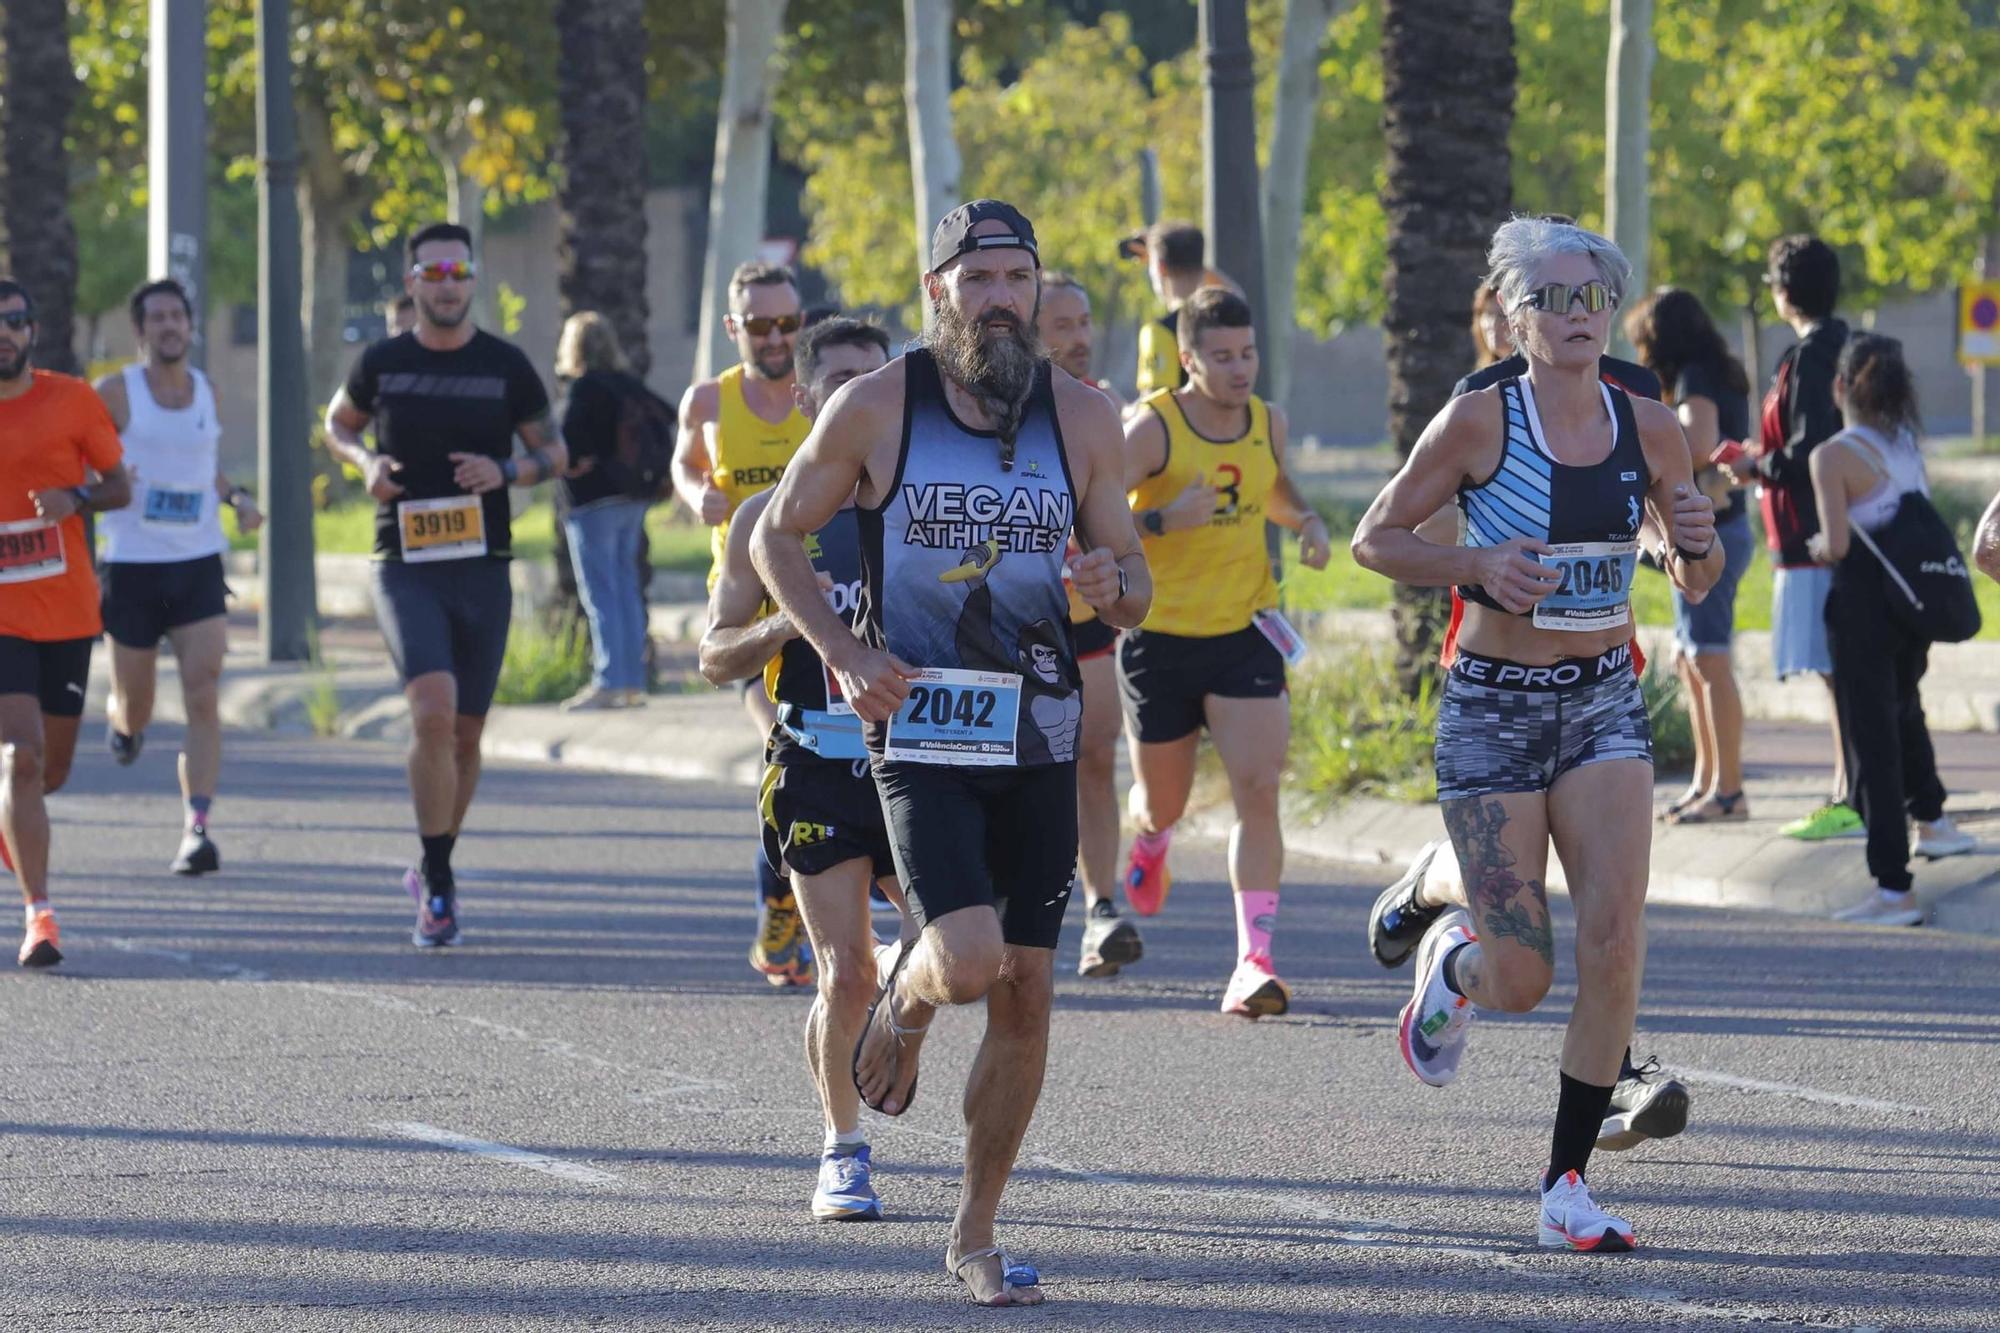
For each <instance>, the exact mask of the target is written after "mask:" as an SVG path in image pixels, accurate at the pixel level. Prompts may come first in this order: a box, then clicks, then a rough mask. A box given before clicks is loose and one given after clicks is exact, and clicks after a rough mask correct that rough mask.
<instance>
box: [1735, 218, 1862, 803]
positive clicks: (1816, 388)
mask: <svg viewBox="0 0 2000 1333" xmlns="http://www.w3.org/2000/svg"><path fill="white" fill-rule="evenodd" d="M1764 281H1765V283H1766V285H1768V286H1769V287H1770V289H1771V299H1772V301H1773V302H1774V303H1775V304H1776V305H1777V307H1778V316H1779V318H1781V319H1783V320H1784V321H1785V322H1786V323H1787V324H1790V325H1791V326H1792V328H1793V330H1794V331H1795V332H1797V334H1798V335H1799V341H1798V342H1796V343H1794V344H1793V345H1792V346H1791V347H1790V348H1788V349H1786V351H1785V354H1784V355H1783V356H1782V357H1780V358H1779V359H1778V369H1777V373H1776V374H1775V375H1773V376H1772V377H1771V387H1770V389H1769V390H1768V391H1766V393H1765V395H1764V409H1763V416H1762V420H1761V422H1760V430H1759V437H1760V439H1759V448H1758V450H1757V452H1756V456H1755V457H1754V458H1749V457H1746V458H1744V459H1742V460H1740V461H1739V462H1736V463H1733V464H1730V465H1728V467H1727V469H1726V470H1727V471H1728V473H1729V476H1730V480H1732V481H1734V482H1736V483H1737V484H1739V485H1749V484H1750V483H1752V482H1755V483H1756V484H1757V487H1758V496H1759V498H1760V499H1761V501H1762V503H1763V510H1764V541H1765V543H1766V544H1767V545H1768V546H1769V547H1770V548H1771V560H1772V563H1773V564H1774V565H1775V566H1776V568H1777V572H1776V574H1775V576H1774V577H1773V579H1772V583H1771V656H1772V659H1773V664H1774V665H1775V666H1776V668H1777V672H1778V679H1780V680H1783V679H1785V678H1786V677H1787V676H1793V675H1799V674H1803V673H1805V672H1808V671H1810V672H1814V673H1816V674H1817V675H1819V676H1820V677H1821V678H1822V679H1823V680H1825V681H1826V683H1827V688H1828V689H1829V690H1831V689H1832V688H1833V657H1832V654H1831V651H1830V650H1829V648H1828V646H1827V641H1826V595H1827V593H1828V591H1829V590H1830V589H1831V588H1832V586H1833V571H1832V570H1830V569H1827V568H1825V567H1823V566H1820V565H1817V564H1815V563H1814V562H1813V558H1812V556H1811V554H1810V553H1809V552H1808V551H1807V549H1806V544H1807V542H1808V541H1810V540H1811V538H1812V535H1813V534H1814V533H1816V532H1818V531H1819V517H1818V515H1817V512H1816V510H1815V508H1814V503H1813V482H1812V471H1811V459H1812V453H1813V450H1815V449H1817V448H1818V447H1819V446H1820V443H1821V442H1822V441H1824V440H1826V439H1828V438H1830V437H1832V436H1833V435H1835V434H1836V433H1838V432H1839V430H1840V429H1841V426H1842V418H1841V414H1840V407H1839V405H1838V404H1837V403H1835V401H1834V397H1833V379H1834V371H1835V367H1836V364H1837V363H1838V361H1839V359H1840V349H1841V345H1842V344H1843V343H1845V342H1846V341H1847V325H1846V324H1845V323H1843V322H1842V321H1840V320H1839V319H1836V318H1835V317H1834V314H1833V310H1834V306H1835V305H1836V304H1838V302H1839V300H1840V257H1839V256H1838V255H1836V254H1834V252H1833V247H1831V246H1829V245H1828V244H1827V243H1826V242H1825V241H1822V240H1820V239H1819V238H1818V237H1817V236H1785V237H1781V238H1779V239H1778V240H1777V241H1774V242H1773V243H1772V245H1771V253H1770V269H1769V271H1768V272H1767V273H1766V274H1765V277H1764ZM1833 754H1834V769H1833V790H1832V793H1831V795H1830V796H1829V797H1828V799H1827V803H1826V804H1825V805H1823V806H1821V807H1820V808H1819V809H1817V810H1815V811H1813V812H1812V813H1811V814H1809V815H1807V816H1805V817H1804V818H1803V819H1799V820H1795V821H1793V822H1792V823H1790V824H1787V825H1786V826H1785V827H1784V828H1783V829H1782V830H1781V832H1783V833H1784V834H1785V835H1786V836H1787V837H1793V838H1799V839H1802V840H1804V841H1808V842H1814V841H1818V840H1819V839H1821V838H1832V837H1838V836H1839V835H1841V834H1843V833H1852V832H1854V831H1855V830H1857V829H1859V828H1860V827H1861V816H1860V815H1858V814H1856V813H1855V811H1854V807H1853V806H1852V805H1850V804H1849V803H1848V774H1847V767H1846V762H1845V757H1844V754H1845V752H1844V749H1843V747H1842V745H1841V740H1840V717H1839V710H1838V709H1837V708H1836V709H1835V710H1834V721H1833Z"/></svg>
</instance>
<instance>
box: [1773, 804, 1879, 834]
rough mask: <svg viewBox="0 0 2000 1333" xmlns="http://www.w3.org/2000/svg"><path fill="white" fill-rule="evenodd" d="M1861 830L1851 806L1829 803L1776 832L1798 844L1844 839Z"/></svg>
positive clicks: (1859, 819) (1859, 820) (1857, 815)
mask: <svg viewBox="0 0 2000 1333" xmlns="http://www.w3.org/2000/svg"><path fill="white" fill-rule="evenodd" d="M1861 830H1862V824H1861V816H1860V814H1859V813H1857V812H1856V811H1855V809H1854V807H1853V806H1851V805H1846V804H1843V803H1841V802H1838V801H1830V802H1828V803H1827V804H1825V805H1823V806H1821V807H1820V808H1819V809H1817V810H1815V811H1813V812H1812V813H1811V814H1809V815H1807V816H1806V817H1805V818H1804V819H1794V820H1793V821H1792V822H1791V823H1789V824H1787V825H1785V826H1784V827H1783V828H1781V829H1779V830H1778V832H1780V833H1782V834H1784V835H1785V836H1786V837H1787V838H1797V839H1798V840H1799V841H1800V842H1819V841H1821V840H1822V839H1825V838H1844V837H1846V836H1847V835H1848V834H1850V833H1859V832H1861Z"/></svg>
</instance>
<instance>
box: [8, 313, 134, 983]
mask: <svg viewBox="0 0 2000 1333" xmlns="http://www.w3.org/2000/svg"><path fill="white" fill-rule="evenodd" d="M35 332H36V329H35V305H34V302H33V301H32V300H30V299H29V297H28V293H27V291H26V289H25V288H23V287H22V286H21V285H20V284H19V283H16V282H10V281H8V280H7V279H5V278H0V759H4V761H5V763H4V768H5V779H4V782H0V851H4V852H5V854H6V855H5V860H6V861H7V864H8V865H9V866H10V867H11V868H12V869H13V871H14V878H15V879H17V880H19V881H20V884H21V896H22V898H23V899H25V900H26V902H27V934H26V937H25V938H24V939H23V940H22V941H21V952H20V956H19V957H20V963H21V966H22V967H53V966H54V965H55V964H57V963H60V962H61V961H62V950H61V948H60V947H59V941H58V937H57V934H56V915H55V911H54V909H52V908H51V907H50V906H49V812H48V807H47V806H46V805H45V804H43V801H42V798H43V796H45V795H46V794H47V793H49V792H52V791H54V790H56V788H58V787H60V786H62V785H63V783H64V782H65V781H66V780H67V779H68V777H69V764H70V759H71V758H72V757H73V756H74V755H75V754H76V733H77V728H78V727H79V725H80V724H81V722H82V719H83V692H84V687H85V685H86V683H87V682H88V679H89V676H90V646H91V644H93V643H95V642H96V640H97V636H98V635H99V634H100V633H102V632H103V629H104V625H103V622H102V621H101V620H100V619H99V618H98V605H97V574H96V571H94V570H93V569H92V568H91V564H90V540H89V536H88V534H87V532H86V531H85V529H84V523H83V511H84V510H86V509H88V510H91V511H94V512H97V513H102V512H103V511H105V510H107V509H117V508H119V507H120V506H122V505H124V504H125V503H126V502H127V501H128V500H130V499H131V498H132V487H131V484H130V483H129V482H128V481H127V480H126V478H125V469H124V467H123V465H122V464H121V463H120V462H119V458H120V451H119V447H118V432H117V431H116V430H115V429H114V428H113V427H112V425H111V417H110V415H109V414H108V413H106V412H105V410H104V404H103V403H102V402H101V401H99V399H98V397H97V395H96V394H95V393H94V392H92V391H91V388H90V386H89V385H88V384H86V383H84V382H83V381H82V380H79V379H72V378H71V377H69V376H68V375H57V374H55V373H53V372H51V371H46V370H35V369H33V368H32V365H31V362H32V360H33V356H34V351H35ZM93 474H95V480H93Z"/></svg>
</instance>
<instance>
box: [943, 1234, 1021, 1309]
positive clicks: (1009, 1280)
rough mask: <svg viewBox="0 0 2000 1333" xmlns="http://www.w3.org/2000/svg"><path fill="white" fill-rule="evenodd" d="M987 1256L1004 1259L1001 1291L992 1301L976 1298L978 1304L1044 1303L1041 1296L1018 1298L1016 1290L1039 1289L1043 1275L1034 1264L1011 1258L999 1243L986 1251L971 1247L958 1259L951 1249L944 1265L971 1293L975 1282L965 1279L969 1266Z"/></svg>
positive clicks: (1001, 1265)
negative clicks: (952, 1255)
mask: <svg viewBox="0 0 2000 1333" xmlns="http://www.w3.org/2000/svg"><path fill="white" fill-rule="evenodd" d="M987 1259H998V1260H999V1261H1000V1294H999V1295H998V1296H997V1297H995V1298H994V1299H993V1300H991V1301H978V1300H975V1301H973V1304H974V1305H991V1306H1002V1305H1039V1304H1040V1303H1041V1301H1040V1298H1039V1297H1037V1299H1035V1300H1033V1301H1017V1300H1015V1299H1014V1293H1015V1292H1016V1291H1023V1290H1027V1289H1030V1288H1035V1289H1039V1288H1040V1287H1041V1285H1042V1275H1041V1274H1040V1273H1038V1272H1036V1271H1035V1266H1034V1265H1033V1264H1023V1263H1017V1262H1015V1261H1014V1260H1013V1259H1010V1258H1009V1257H1008V1256H1007V1252H1006V1251H1005V1250H1003V1249H1001V1248H1000V1247H999V1246H998V1245H989V1246H987V1247H986V1248H985V1249H983V1250H968V1251H967V1252H966V1253H964V1254H961V1255H959V1256H958V1258H956V1259H954V1258H952V1257H951V1254H950V1253H949V1252H948V1251H947V1252H946V1254H945V1257H944V1266H945V1267H946V1268H947V1269H949V1270H951V1275H952V1276H953V1277H955V1278H957V1279H958V1280H959V1282H961V1283H963V1284H964V1286H965V1289H966V1291H967V1293H968V1294H970V1292H971V1290H972V1284H971V1283H970V1282H966V1280H965V1270H966V1267H967V1266H968V1265H970V1264H976V1263H980V1262H982V1261H984V1260H987Z"/></svg>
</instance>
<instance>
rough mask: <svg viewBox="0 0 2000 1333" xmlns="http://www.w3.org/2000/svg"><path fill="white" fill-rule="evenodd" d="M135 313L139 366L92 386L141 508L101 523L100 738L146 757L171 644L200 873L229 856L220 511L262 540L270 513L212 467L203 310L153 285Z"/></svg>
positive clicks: (194, 869) (190, 849)
mask: <svg viewBox="0 0 2000 1333" xmlns="http://www.w3.org/2000/svg"><path fill="white" fill-rule="evenodd" d="M131 313H132V331H133V334H134V335H135V336H136V337H137V339H138V342H139V354H140V359H139V360H137V361H135V362H133V363H131V364H130V365H127V366H125V367H124V368H123V369H122V370H117V371H113V372H112V373H111V374H109V375H106V376H105V377H104V378H102V379H100V380H99V381H98V382H97V396H98V397H100V398H102V399H103V400H104V406H105V408H106V410H108V411H109V412H110V413H111V421H112V424H114V425H115V426H117V427H118V434H119V437H120V438H121V439H122V440H123V441H124V445H125V458H126V462H127V465H128V471H129V473H130V476H131V478H132V485H133V490H134V493H135V496H136V498H137V503H135V504H132V505H130V506H128V507H126V508H124V509H121V510H119V511H117V512H116V513H111V514H106V515H105V516H104V522H103V523H102V524H100V525H99V526H100V527H101V528H102V530H103V533H104V631H105V635H106V637H107V638H109V639H110V640H111V679H112V689H111V701H110V707H109V708H108V710H107V713H108V716H107V719H106V725H105V739H106V741H107V743H108V744H109V746H110V749H111V754H112V757H113V758H115V759H116V760H117V761H118V762H119V763H120V764H121V765H129V764H132V763H133V762H135V761H136V760H137V759H138V758H139V750H140V747H141V746H142V745H143V743H144V742H145V738H146V724H147V723H148V722H149V721H151V720H152V716H153V691H154V686H155V684H156V679H157V674H158V669H159V658H160V641H161V640H162V639H165V640H166V641H167V642H168V643H170V644H172V645H173V650H174V661H175V663H176V664H177V665H178V666H179V668H180V678H181V702H182V706H183V708H184V709H185V711H186V714H187V731H186V735H185V736H184V737H183V739H182V741H181V755H180V766H179V767H180V782H181V799H182V801H183V802H185V803H186V806H187V815H186V824H185V827H184V829H183V831H182V836H181V845H180V850H179V852H178V853H176V854H175V856H174V859H173V861H172V863H171V864H170V865H169V866H168V869H170V870H171V871H173V873H174V874H176V875H205V874H209V873H211V872H213V871H216V870H220V869H221V868H222V854H221V853H220V852H219V851H217V850H216V846H215V843H214V841H213V840H212V839H210V837H209V836H208V822H209V815H210V807H211V805H212V803H213V802H214V799H215V789H216V784H217V783H218V782H219V781H220V779H221V775H222V718H221V715H220V713H219V712H218V711H217V694H218V693H219V691H220V688H221V684H222V661H223V657H224V656H225V654H226V653H227V652H228V648H229V627H228V621H227V620H226V619H225V618H224V613H225V611H226V610H227V608H226V606H225V605H224V598H225V597H226V596H227V595H228V588H227V586H226V585H225V583H224V581H223V569H222V553H223V552H224V551H226V550H228V549H229V538H228V537H227V536H225V535H224V534H223V531H222V510H223V508H224V506H227V507H229V508H230V509H233V510H234V511H235V513H236V522H237V526H238V528H239V529H240V530H241V531H243V532H255V531H256V530H257V529H258V527H260V526H261V525H262V524H263V522H264V516H263V515H262V514H261V513H259V512H258V510H257V504H256V501H254V500H253V499H252V498H251V496H250V492H248V491H246V490H244V489H242V488H241V487H239V486H236V485H234V484H233V483H231V482H230V480H229V477H228V475H227V474H226V473H224V472H223V470H222V467H221V465H220V463H219V462H218V461H217V458H216V453H217V448H218V446H219V444H220V442H221V440H222V420H221V417H220V415H219V414H218V412H217V409H216V402H215V388H214V386H213V385H212V384H210V382H209V379H208V376H206V375H204V374H202V373H201V372H200V371H199V370H196V369H195V368H194V367H193V366H190V365H189V364H188V351H189V348H190V347H191V346H192V344H193V342H194V306H193V304H192V303H191V302H190V301H189V300H188V295H187V289H186V288H184V287H182V286H181V285H180V283H178V282H176V281H174V280H173V279H172V278H161V279H159V280H157V281H154V282H149V283H146V284H145V285H144V286H142V287H140V288H139V289H138V291H136V292H134V293H133V294H132V300H131Z"/></svg>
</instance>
